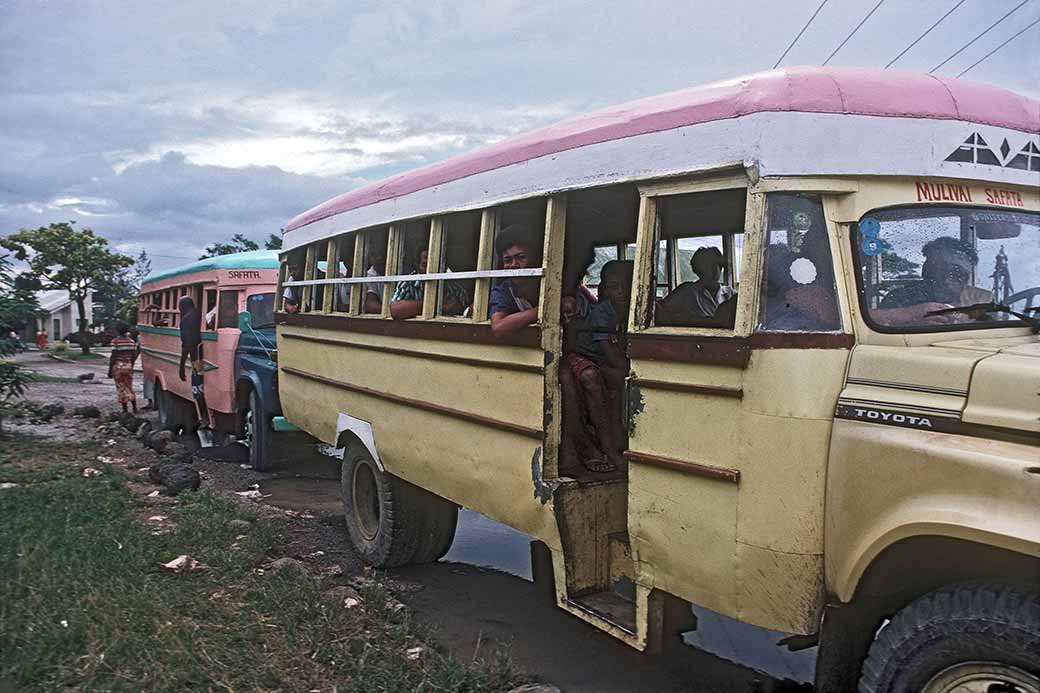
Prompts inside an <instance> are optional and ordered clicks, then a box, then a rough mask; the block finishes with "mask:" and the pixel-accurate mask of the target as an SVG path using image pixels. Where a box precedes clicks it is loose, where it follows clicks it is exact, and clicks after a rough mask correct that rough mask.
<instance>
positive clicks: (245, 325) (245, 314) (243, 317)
mask: <svg viewBox="0 0 1040 693" xmlns="http://www.w3.org/2000/svg"><path fill="white" fill-rule="evenodd" d="M238 329H239V330H240V331H242V332H252V331H253V315H252V313H250V312H249V311H248V310H244V311H242V312H241V313H239V314H238Z"/></svg>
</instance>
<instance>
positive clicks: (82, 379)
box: [76, 373, 94, 383]
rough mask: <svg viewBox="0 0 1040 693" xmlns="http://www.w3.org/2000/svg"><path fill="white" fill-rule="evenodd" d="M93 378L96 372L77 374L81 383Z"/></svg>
mask: <svg viewBox="0 0 1040 693" xmlns="http://www.w3.org/2000/svg"><path fill="white" fill-rule="evenodd" d="M93 379H94V374H93V373H80V374H79V375H77V376H76V380H78V381H80V382H81V383H85V382H87V381H88V380H93Z"/></svg>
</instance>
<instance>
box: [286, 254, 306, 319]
mask: <svg viewBox="0 0 1040 693" xmlns="http://www.w3.org/2000/svg"><path fill="white" fill-rule="evenodd" d="M288 264H289V266H288V269H287V272H286V273H287V274H288V275H289V279H290V280H291V281H294V282H298V281H301V280H302V279H303V258H302V257H301V255H300V254H298V253H297V254H296V255H290V256H289V261H288ZM302 300H303V287H302V286H287V287H285V291H284V292H282V308H283V310H285V312H286V313H299V312H300V303H301V302H302Z"/></svg>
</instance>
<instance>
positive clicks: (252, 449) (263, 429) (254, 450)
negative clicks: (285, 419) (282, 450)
mask: <svg viewBox="0 0 1040 693" xmlns="http://www.w3.org/2000/svg"><path fill="white" fill-rule="evenodd" d="M271 434H272V431H271V421H270V419H269V418H268V417H267V416H266V415H265V414H264V408H263V406H261V404H260V395H259V394H257V392H256V390H250V391H249V410H248V411H247V412H246V440H248V441H249V464H251V465H253V469H255V470H256V471H258V472H266V471H268V470H270V469H271Z"/></svg>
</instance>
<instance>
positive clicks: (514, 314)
mask: <svg viewBox="0 0 1040 693" xmlns="http://www.w3.org/2000/svg"><path fill="white" fill-rule="evenodd" d="M495 250H496V252H497V253H498V257H499V261H500V263H501V266H502V269H508V270H515V269H527V268H528V267H540V266H541V264H542V247H541V244H540V243H538V242H537V239H536V237H535V236H534V234H532V233H531V232H530V231H528V230H527V229H526V228H525V227H523V226H521V225H519V224H511V225H510V226H507V227H506V228H504V229H502V231H500V232H499V234H498V238H497V239H496V241H495ZM540 286H541V278H540V277H509V278H508V279H504V280H503V281H501V282H499V283H498V284H496V285H495V287H494V288H493V289H491V334H492V335H494V336H495V337H498V338H502V337H505V336H507V335H510V334H513V333H514V332H517V331H519V330H521V329H523V328H525V327H527V326H528V325H533V324H534V323H536V322H538V290H539V288H540Z"/></svg>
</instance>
